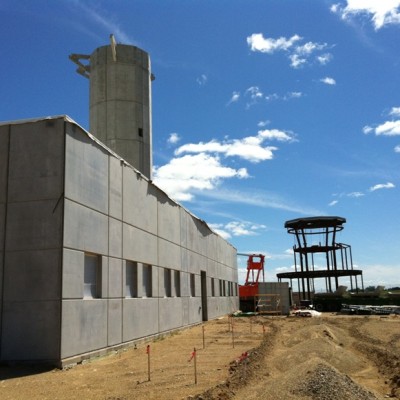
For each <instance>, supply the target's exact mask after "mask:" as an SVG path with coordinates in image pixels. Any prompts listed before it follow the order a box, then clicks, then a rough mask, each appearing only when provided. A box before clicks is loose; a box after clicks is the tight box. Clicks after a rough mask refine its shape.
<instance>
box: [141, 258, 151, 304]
mask: <svg viewBox="0 0 400 400" xmlns="http://www.w3.org/2000/svg"><path fill="white" fill-rule="evenodd" d="M152 275H153V274H152V269H151V265H147V264H143V273H142V287H143V297H151V296H152V295H153V290H152V288H153V276H152Z"/></svg>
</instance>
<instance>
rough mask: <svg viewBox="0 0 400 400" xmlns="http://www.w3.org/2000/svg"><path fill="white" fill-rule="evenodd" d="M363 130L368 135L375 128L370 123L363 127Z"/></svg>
mask: <svg viewBox="0 0 400 400" xmlns="http://www.w3.org/2000/svg"><path fill="white" fill-rule="evenodd" d="M362 130H363V132H364V133H365V134H366V135H368V133H371V132H373V131H374V128H373V127H372V126H369V125H365V126H364V128H363V129H362Z"/></svg>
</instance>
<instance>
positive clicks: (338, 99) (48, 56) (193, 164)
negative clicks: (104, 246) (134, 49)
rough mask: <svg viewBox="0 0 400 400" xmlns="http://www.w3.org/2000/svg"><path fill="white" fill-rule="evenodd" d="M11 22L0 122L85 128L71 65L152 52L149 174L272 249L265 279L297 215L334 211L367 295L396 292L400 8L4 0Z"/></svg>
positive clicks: (396, 2)
mask: <svg viewBox="0 0 400 400" xmlns="http://www.w3.org/2000/svg"><path fill="white" fill-rule="evenodd" d="M0 15H1V21H2V23H1V24H0V34H1V45H0V46H1V55H2V56H1V64H0V71H1V81H0V82H1V84H0V90H1V94H2V96H1V102H0V121H8V120H17V119H25V118H32V117H41V116H47V115H59V114H67V115H69V116H70V117H71V118H73V119H74V120H75V121H76V122H78V123H79V124H80V125H81V126H83V127H84V128H86V129H87V128H88V102H89V93H88V81H87V80H85V79H84V78H82V77H81V76H80V75H78V74H76V73H75V65H74V64H72V63H71V62H70V60H69V59H68V55H69V54H71V53H81V54H90V53H91V52H92V51H93V50H94V49H95V48H97V47H99V46H102V45H106V44H108V42H109V34H110V33H113V34H114V35H115V37H116V40H117V42H120V43H124V44H132V45H135V46H138V47H140V48H142V49H144V50H145V51H147V52H149V54H150V57H151V60H152V71H153V73H154V75H155V76H156V80H155V81H154V82H153V87H152V96H153V152H154V174H153V178H154V181H155V182H156V183H157V184H158V185H159V186H160V187H161V188H163V189H164V190H165V191H166V192H167V193H168V194H169V195H170V196H171V197H172V198H174V199H176V200H177V201H179V202H180V203H181V204H182V205H183V206H184V207H186V208H187V209H189V210H190V211H191V212H192V213H193V214H195V215H196V216H198V217H199V218H201V219H204V220H205V221H207V223H208V224H209V225H210V226H211V227H213V229H215V230H216V231H217V232H219V233H220V234H221V235H223V236H224V237H225V238H227V239H228V240H229V241H230V242H231V243H232V244H233V245H234V246H235V247H236V248H237V249H238V251H239V252H241V253H253V252H255V253H260V252H261V253H264V254H266V255H267V261H266V278H267V280H272V281H274V280H276V273H277V272H284V271H290V270H291V268H292V266H293V256H292V254H291V249H292V246H293V244H294V241H293V237H292V236H291V235H289V234H288V233H287V232H286V230H285V229H284V223H285V221H286V220H290V219H294V218H299V217H308V216H317V215H337V216H341V217H344V218H346V219H347V223H346V224H345V228H344V230H343V231H342V232H341V233H340V235H339V237H338V241H341V242H343V243H347V244H350V245H351V246H352V252H353V262H354V266H355V267H356V268H360V269H362V270H363V271H364V284H365V286H369V285H378V284H383V285H386V286H389V287H390V286H391V285H394V284H400V277H399V271H400V241H399V225H400V214H399V210H398V206H399V186H400V94H399V93H400V40H399V34H400V0H379V1H377V0H363V1H360V0H358V1H357V0H347V1H345V0H336V1H335V0H333V1H328V0H287V1H282V0H252V1H239V0H218V1H217V0H215V1H211V0H208V1H207V0H203V1H194V0H186V1H183V0H180V1H178V0H175V1H172V0H160V1H152V0H135V1H134V0H132V1H128V0H114V1H105V0H103V1H101V0H96V1H90V0H87V1H84V0H58V1H50V0H47V1H45V0H35V1H31V0H1V1H0ZM245 261H246V260H245V258H243V257H240V258H239V266H240V276H241V280H242V279H243V275H244V273H245V271H244V268H245ZM341 282H342V283H344V284H345V283H346V282H345V281H341ZM317 286H318V284H317Z"/></svg>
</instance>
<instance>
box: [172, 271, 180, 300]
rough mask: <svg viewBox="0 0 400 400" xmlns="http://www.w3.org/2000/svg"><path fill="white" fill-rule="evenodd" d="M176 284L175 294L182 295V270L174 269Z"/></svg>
mask: <svg viewBox="0 0 400 400" xmlns="http://www.w3.org/2000/svg"><path fill="white" fill-rule="evenodd" d="M174 286H175V296H176V297H181V273H180V271H174Z"/></svg>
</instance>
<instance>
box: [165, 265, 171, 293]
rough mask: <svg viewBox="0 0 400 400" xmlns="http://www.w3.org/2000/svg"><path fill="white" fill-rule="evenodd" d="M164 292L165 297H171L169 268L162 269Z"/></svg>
mask: <svg viewBox="0 0 400 400" xmlns="http://www.w3.org/2000/svg"><path fill="white" fill-rule="evenodd" d="M164 294H165V297H171V270H170V269H168V268H165V269H164Z"/></svg>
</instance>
